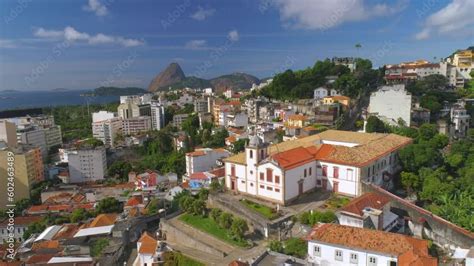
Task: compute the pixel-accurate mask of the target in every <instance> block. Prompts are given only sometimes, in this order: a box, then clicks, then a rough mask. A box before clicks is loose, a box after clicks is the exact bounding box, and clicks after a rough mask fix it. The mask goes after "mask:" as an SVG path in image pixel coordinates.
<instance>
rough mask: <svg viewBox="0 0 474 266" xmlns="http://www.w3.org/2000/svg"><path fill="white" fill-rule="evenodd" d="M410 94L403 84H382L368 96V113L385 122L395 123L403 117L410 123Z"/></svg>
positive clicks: (407, 123)
mask: <svg viewBox="0 0 474 266" xmlns="http://www.w3.org/2000/svg"><path fill="white" fill-rule="evenodd" d="M411 107H412V96H411V94H410V93H408V92H407V91H406V90H405V85H403V84H397V85H392V86H382V87H381V88H379V89H378V90H377V91H376V92H373V93H372V95H371V96H370V104H369V108H368V112H369V114H372V115H376V116H377V117H379V118H381V119H382V120H384V121H385V122H386V123H389V124H392V125H397V124H398V121H399V119H403V121H404V122H405V123H406V125H410V124H411Z"/></svg>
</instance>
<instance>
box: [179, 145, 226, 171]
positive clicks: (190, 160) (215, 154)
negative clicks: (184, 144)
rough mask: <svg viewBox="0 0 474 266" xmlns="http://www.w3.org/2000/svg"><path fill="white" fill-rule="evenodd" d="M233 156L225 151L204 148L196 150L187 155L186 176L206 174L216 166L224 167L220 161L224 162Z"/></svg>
mask: <svg viewBox="0 0 474 266" xmlns="http://www.w3.org/2000/svg"><path fill="white" fill-rule="evenodd" d="M230 155H231V153H230V152H229V151H227V150H225V149H211V148H203V149H196V150H195V151H193V152H188V153H186V176H190V175H191V174H193V173H196V172H205V171H209V170H211V169H213V168H214V167H216V166H220V165H219V164H221V165H222V163H218V160H222V159H224V158H227V157H229V156H230Z"/></svg>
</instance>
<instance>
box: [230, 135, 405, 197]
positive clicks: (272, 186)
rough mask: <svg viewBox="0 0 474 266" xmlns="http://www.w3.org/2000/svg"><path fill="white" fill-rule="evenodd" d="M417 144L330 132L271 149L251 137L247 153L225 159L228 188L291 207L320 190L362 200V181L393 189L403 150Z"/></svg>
mask: <svg viewBox="0 0 474 266" xmlns="http://www.w3.org/2000/svg"><path fill="white" fill-rule="evenodd" d="M411 142H412V140H411V139H410V138H407V137H402V136H398V135H395V134H374V133H360V132H350V131H339V130H327V131H324V132H322V133H319V134H316V135H312V136H309V137H304V138H299V139H296V140H289V141H286V142H282V143H279V144H275V145H271V146H269V145H268V143H264V142H263V141H262V140H261V139H260V138H259V137H257V136H252V137H250V141H249V144H248V146H247V147H246V149H245V152H243V153H239V154H237V155H234V156H231V157H228V158H226V159H224V162H225V168H226V187H227V188H228V189H229V190H231V191H234V192H237V193H242V194H248V195H251V196H255V197H259V198H262V199H264V200H267V201H271V202H275V203H279V204H289V203H290V202H291V201H292V200H294V199H296V198H298V197H299V196H300V195H302V194H304V193H306V192H308V191H312V190H314V189H315V188H321V189H324V190H330V191H333V192H335V193H339V194H343V195H348V196H353V197H354V196H360V195H362V182H368V183H373V184H375V185H377V186H383V187H385V188H391V187H393V182H392V176H393V174H395V173H397V172H398V171H400V170H401V169H400V166H399V163H398V159H397V154H398V151H399V150H400V149H401V148H403V147H404V146H406V145H408V144H410V143H411Z"/></svg>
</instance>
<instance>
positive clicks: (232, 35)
mask: <svg viewBox="0 0 474 266" xmlns="http://www.w3.org/2000/svg"><path fill="white" fill-rule="evenodd" d="M227 37H228V38H229V40H231V41H233V42H236V41H238V40H239V39H240V36H239V32H238V31H237V30H231V31H229V33H228V34H227Z"/></svg>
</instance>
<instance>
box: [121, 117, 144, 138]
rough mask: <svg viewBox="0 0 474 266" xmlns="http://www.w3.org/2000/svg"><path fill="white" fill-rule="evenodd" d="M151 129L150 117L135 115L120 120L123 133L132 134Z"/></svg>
mask: <svg viewBox="0 0 474 266" xmlns="http://www.w3.org/2000/svg"><path fill="white" fill-rule="evenodd" d="M150 130H151V117H149V116H137V117H132V118H128V119H123V120H122V132H123V135H134V134H138V133H141V132H147V131H150Z"/></svg>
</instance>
